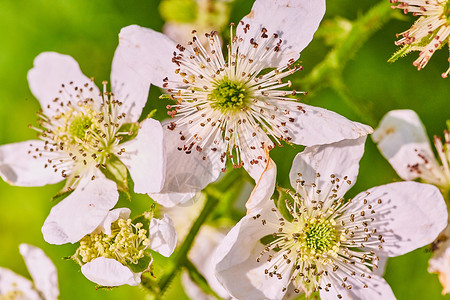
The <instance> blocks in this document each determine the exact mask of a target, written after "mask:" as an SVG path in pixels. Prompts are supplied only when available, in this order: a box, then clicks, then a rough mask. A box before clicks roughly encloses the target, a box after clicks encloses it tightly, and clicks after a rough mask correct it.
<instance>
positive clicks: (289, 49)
mask: <svg viewBox="0 0 450 300" xmlns="http://www.w3.org/2000/svg"><path fill="white" fill-rule="evenodd" d="M324 14H325V0H256V1H255V3H254V4H253V8H252V10H251V12H250V13H249V14H248V15H247V16H245V17H244V18H243V19H242V22H244V24H249V25H250V30H249V31H248V32H247V34H244V33H243V30H242V29H243V26H244V25H242V23H240V24H239V26H238V30H237V34H238V35H240V36H241V37H243V38H244V39H245V42H246V44H247V45H246V46H247V47H249V46H250V39H251V38H255V37H258V36H260V35H261V29H262V28H266V29H267V31H268V34H269V35H272V34H274V33H277V34H278V35H279V37H280V39H281V40H283V43H282V46H281V52H280V54H279V55H278V56H277V57H275V58H274V59H273V60H272V61H268V62H267V67H278V66H282V65H284V64H286V63H287V62H288V61H289V60H290V59H293V60H297V59H298V58H299V57H300V52H301V51H302V50H303V49H304V48H305V47H306V46H307V45H308V44H309V42H311V40H312V38H313V35H314V33H315V32H316V30H317V28H318V27H319V24H320V22H321V20H322V18H323V15H324ZM244 47H245V46H244ZM244 49H245V48H244Z"/></svg>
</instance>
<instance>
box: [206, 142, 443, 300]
mask: <svg viewBox="0 0 450 300" xmlns="http://www.w3.org/2000/svg"><path fill="white" fill-rule="evenodd" d="M364 141H365V137H363V138H359V139H356V140H345V141H341V142H338V143H334V144H331V145H326V146H313V147H309V148H306V149H305V150H304V151H303V152H301V153H299V154H298V155H297V156H296V158H295V159H294V162H293V166H292V169H291V172H290V175H289V178H290V181H291V185H292V187H293V188H294V189H295V193H292V192H283V193H281V192H280V198H279V200H278V201H277V207H276V206H275V205H274V203H273V202H272V201H270V199H269V198H270V196H271V194H272V192H273V186H274V181H275V176H272V174H271V173H265V174H263V176H262V179H261V183H260V184H259V185H258V186H257V188H256V189H257V191H256V192H255V193H254V196H253V197H255V195H257V197H259V198H258V199H252V201H253V203H260V205H259V209H257V207H254V209H252V210H250V212H249V214H248V215H247V216H245V217H244V218H243V219H242V220H241V221H240V222H239V223H238V224H237V225H236V226H235V227H234V228H233V229H232V230H231V231H230V233H229V234H228V235H227V237H226V238H225V239H224V241H223V242H222V244H221V245H220V246H219V247H218V249H217V251H216V253H215V256H216V258H215V261H216V262H217V265H216V272H217V276H218V279H219V281H220V282H222V284H223V285H224V286H225V288H226V289H227V290H228V291H229V292H230V294H231V295H233V296H234V297H236V298H238V299H281V298H283V296H284V294H285V292H286V291H287V289H288V288H289V287H290V286H293V287H294V289H295V290H296V291H297V292H305V293H306V294H307V295H308V294H310V293H311V292H313V291H319V292H320V296H321V299H338V298H344V299H395V297H394V294H393V293H392V291H391V289H390V287H389V285H388V284H387V283H386V281H385V280H384V279H383V278H382V277H381V276H379V275H378V273H377V272H374V270H376V269H377V266H378V260H379V258H380V257H387V256H397V255H402V254H404V253H407V252H409V251H412V250H414V249H416V248H418V247H421V246H423V245H426V244H428V243H430V242H432V241H433V240H434V239H435V237H436V236H437V235H438V234H439V232H440V231H441V230H442V229H443V228H444V227H445V226H446V224H447V210H446V207H445V202H444V200H443V198H442V196H441V194H440V193H439V190H438V189H437V188H436V187H434V186H432V185H427V184H422V183H417V182H399V183H392V184H387V185H382V186H378V187H374V188H371V189H369V190H367V191H365V192H362V193H360V194H358V195H356V196H355V197H354V198H353V199H348V200H344V198H343V196H344V194H345V193H346V191H347V190H348V189H350V188H351V187H352V185H353V184H354V182H355V180H356V177H357V173H358V168H359V160H360V159H361V156H362V154H363V152H364ZM300 172H301V173H300ZM266 174H267V175H266ZM258 190H259V191H258Z"/></svg>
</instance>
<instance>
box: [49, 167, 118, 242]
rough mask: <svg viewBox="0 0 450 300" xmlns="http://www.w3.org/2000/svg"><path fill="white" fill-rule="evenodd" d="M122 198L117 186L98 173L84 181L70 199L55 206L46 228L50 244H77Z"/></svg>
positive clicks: (83, 179)
mask: <svg viewBox="0 0 450 300" xmlns="http://www.w3.org/2000/svg"><path fill="white" fill-rule="evenodd" d="M118 199H119V193H118V192H117V187H116V184H115V183H114V182H113V181H111V180H109V179H106V178H105V176H104V175H102V174H101V173H98V174H97V175H96V178H95V179H94V180H91V178H86V177H85V178H82V180H81V181H80V183H79V185H78V186H77V188H76V189H75V191H73V192H72V194H70V195H69V196H68V197H67V198H65V199H64V200H63V201H61V202H60V203H58V204H57V205H55V206H54V207H53V208H52V210H51V211H50V214H49V216H48V217H47V219H46V220H45V222H44V225H43V226H42V233H43V235H44V239H45V241H46V242H48V243H50V244H57V245H60V244H65V243H76V242H78V241H79V240H80V239H81V238H82V237H84V236H85V235H86V234H90V233H91V232H92V231H93V230H94V229H95V228H97V226H98V225H99V224H100V223H101V222H102V221H103V220H104V218H105V216H106V215H107V214H108V212H109V210H110V209H111V208H113V207H114V205H115V204H116V203H117V200H118Z"/></svg>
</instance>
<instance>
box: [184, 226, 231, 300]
mask: <svg viewBox="0 0 450 300" xmlns="http://www.w3.org/2000/svg"><path fill="white" fill-rule="evenodd" d="M224 238H225V234H223V233H222V232H220V231H219V230H218V229H216V228H214V227H210V226H203V227H202V228H201V229H200V232H199V234H198V235H197V236H196V238H195V242H194V244H193V245H192V248H191V250H190V251H189V259H190V260H191V261H192V263H193V264H194V265H195V266H196V267H197V270H198V271H199V272H200V273H201V274H202V275H203V276H204V277H205V279H206V281H207V282H208V284H209V286H210V287H211V288H212V289H213V290H214V291H215V292H216V293H217V294H218V295H219V296H220V297H221V298H223V299H230V295H229V294H228V292H227V291H226V290H225V289H224V288H223V286H222V284H221V283H220V282H219V281H218V280H217V278H216V276H215V265H214V263H213V261H212V259H213V256H212V255H211V253H213V252H214V250H215V249H216V247H217V246H218V245H219V244H220V242H221V241H222V240H223V239H224ZM182 279H183V285H184V286H185V290H186V292H187V294H188V295H189V296H190V297H191V299H199V297H196V295H195V294H194V295H193V293H194V292H197V293H199V294H197V296H200V297H201V296H203V297H204V298H205V299H208V298H207V297H208V296H207V295H206V294H204V293H203V292H201V290H200V291H198V287H197V286H196V285H195V284H194V283H193V282H192V281H191V280H190V278H189V276H186V278H184V277H183V278H182ZM186 285H188V289H186ZM192 285H194V287H191V286H192ZM189 287H191V288H190V289H189ZM195 288H197V289H195ZM189 292H191V293H189Z"/></svg>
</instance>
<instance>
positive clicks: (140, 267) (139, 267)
mask: <svg viewBox="0 0 450 300" xmlns="http://www.w3.org/2000/svg"><path fill="white" fill-rule="evenodd" d="M144 254H145V255H144V257H142V258H141V259H139V261H138V263H137V264H128V265H127V267H129V268H130V270H131V271H133V272H134V273H140V272H144V271H145V270H147V269H148V267H149V266H150V264H151V262H152V261H153V258H152V256H151V255H150V254H149V253H147V252H144Z"/></svg>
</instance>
